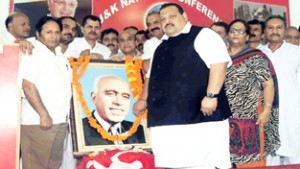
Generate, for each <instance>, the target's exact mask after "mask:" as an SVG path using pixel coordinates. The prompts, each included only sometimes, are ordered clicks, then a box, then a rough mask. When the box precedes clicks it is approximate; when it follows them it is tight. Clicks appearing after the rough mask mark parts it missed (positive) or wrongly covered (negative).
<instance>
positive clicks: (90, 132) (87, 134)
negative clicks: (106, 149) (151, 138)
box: [82, 117, 146, 146]
mask: <svg viewBox="0 0 300 169" xmlns="http://www.w3.org/2000/svg"><path fill="white" fill-rule="evenodd" d="M94 118H95V117H94ZM97 123H98V124H99V122H98V121H97ZM82 124H83V132H84V133H83V134H84V140H85V145H86V146H93V145H114V142H113V141H109V140H106V139H104V138H103V137H102V135H101V134H99V133H98V132H97V130H96V129H94V128H92V127H91V126H90V124H89V122H88V119H87V118H86V117H85V118H83V119H82ZM99 125H100V124H99ZM132 125H133V123H132V122H130V121H126V120H124V121H122V122H121V129H122V132H125V131H128V130H129V129H130V128H131V127H132ZM123 143H124V144H141V143H146V141H145V135H144V128H143V126H142V125H139V127H138V129H137V131H136V133H134V134H133V135H132V136H130V137H128V138H127V140H124V141H123Z"/></svg>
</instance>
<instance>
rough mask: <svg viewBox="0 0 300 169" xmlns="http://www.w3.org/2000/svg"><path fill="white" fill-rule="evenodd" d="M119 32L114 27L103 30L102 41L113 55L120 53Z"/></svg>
mask: <svg viewBox="0 0 300 169" xmlns="http://www.w3.org/2000/svg"><path fill="white" fill-rule="evenodd" d="M118 36H119V32H118V31H117V30H115V29H113V28H108V29H105V30H103V31H102V33H101V37H100V41H101V43H102V44H103V45H104V46H106V47H108V48H109V49H110V51H111V55H112V56H113V55H116V54H118V50H119V43H118Z"/></svg>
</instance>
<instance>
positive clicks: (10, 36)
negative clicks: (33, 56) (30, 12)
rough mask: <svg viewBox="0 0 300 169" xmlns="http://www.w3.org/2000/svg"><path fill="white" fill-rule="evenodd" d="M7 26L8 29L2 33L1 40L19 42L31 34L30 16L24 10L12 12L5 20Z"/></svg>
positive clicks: (0, 34)
mask: <svg viewBox="0 0 300 169" xmlns="http://www.w3.org/2000/svg"><path fill="white" fill-rule="evenodd" d="M5 26H6V30H7V31H6V32H1V33H0V42H3V43H4V42H6V43H10V42H11V43H13V42H15V43H18V42H19V41H20V40H23V39H25V38H28V37H29V35H30V31H31V26H30V20H29V18H28V16H27V15H26V14H24V13H22V12H15V13H12V14H10V15H9V16H8V17H7V18H6V20H5Z"/></svg>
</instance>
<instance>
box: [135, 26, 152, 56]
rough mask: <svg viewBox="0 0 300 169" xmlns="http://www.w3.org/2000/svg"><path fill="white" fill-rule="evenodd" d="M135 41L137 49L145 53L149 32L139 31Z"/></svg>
mask: <svg viewBox="0 0 300 169" xmlns="http://www.w3.org/2000/svg"><path fill="white" fill-rule="evenodd" d="M135 39H136V41H137V46H136V48H137V49H138V50H139V51H140V52H141V53H144V44H145V42H146V41H147V39H149V38H148V35H147V32H146V31H144V30H139V31H138V32H137V33H136V34H135Z"/></svg>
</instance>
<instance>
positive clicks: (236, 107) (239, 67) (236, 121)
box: [225, 19, 280, 168]
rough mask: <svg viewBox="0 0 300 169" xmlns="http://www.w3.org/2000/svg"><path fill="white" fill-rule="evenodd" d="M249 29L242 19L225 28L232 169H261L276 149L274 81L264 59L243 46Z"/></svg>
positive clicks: (276, 115) (272, 71)
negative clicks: (231, 63) (226, 34)
mask: <svg viewBox="0 0 300 169" xmlns="http://www.w3.org/2000/svg"><path fill="white" fill-rule="evenodd" d="M249 34H250V28H249V26H248V24H247V22H245V21H244V20H240V19H237V20H234V21H232V22H231V23H230V25H229V32H228V42H229V45H230V47H229V54H230V56H231V58H232V61H233V65H232V66H231V67H230V68H229V69H228V71H227V73H226V80H225V86H226V94H227V97H228V101H229V104H230V107H231V111H232V113H233V114H232V117H231V118H230V119H229V122H230V153H231V160H232V163H233V164H234V167H235V166H237V167H238V168H239V167H249V166H264V165H265V157H266V156H267V155H268V154H272V153H275V151H276V150H277V149H278V147H279V144H280V142H279V134H278V97H277V96H278V95H277V93H278V92H276V91H277V87H276V86H277V80H276V76H275V72H274V69H273V67H272V64H271V62H270V61H269V60H268V58H267V57H266V56H265V55H264V53H262V52H261V51H260V50H258V49H254V48H250V47H248V45H247V40H248V38H249Z"/></svg>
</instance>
